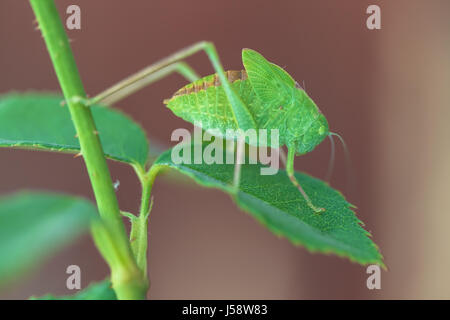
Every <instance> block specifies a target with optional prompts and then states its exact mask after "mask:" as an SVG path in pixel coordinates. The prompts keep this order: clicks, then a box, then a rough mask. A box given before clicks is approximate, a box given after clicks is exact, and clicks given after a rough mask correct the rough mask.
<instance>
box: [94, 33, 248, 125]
mask: <svg viewBox="0 0 450 320" xmlns="http://www.w3.org/2000/svg"><path fill="white" fill-rule="evenodd" d="M201 50H203V51H205V53H206V55H207V56H208V57H209V60H210V61H211V64H212V65H213V67H214V70H215V71H216V72H217V74H218V75H219V79H220V82H221V84H222V85H223V88H224V90H225V94H226V96H227V98H228V100H229V101H230V104H231V107H232V109H233V114H234V117H235V118H236V122H237V124H238V127H239V128H241V129H243V130H247V129H256V123H255V120H254V119H253V116H252V114H251V113H250V111H249V110H248V108H247V106H246V105H245V104H244V103H243V102H242V100H241V98H240V97H239V95H238V94H236V92H234V90H233V88H232V87H231V85H230V83H229V82H228V80H227V77H226V75H225V71H224V69H223V67H222V64H221V63H220V59H219V56H218V54H217V51H216V48H215V47H214V45H213V44H212V43H211V42H206V41H201V42H197V43H195V44H193V45H191V46H189V47H186V48H184V49H182V50H180V51H178V52H175V53H174V54H172V55H170V56H168V57H166V58H164V59H162V60H160V61H158V62H156V63H154V64H152V65H150V66H148V67H146V68H144V69H142V70H141V71H138V72H137V73H135V74H133V75H131V76H129V77H127V78H125V79H124V80H122V81H120V82H119V83H117V84H115V85H113V86H112V87H111V88H109V89H107V90H105V91H103V92H102V93H100V94H99V95H97V96H96V97H94V98H93V99H92V100H91V104H92V103H95V102H99V101H102V100H104V99H106V98H107V97H110V96H112V95H114V94H116V93H117V92H119V91H121V90H122V89H123V88H125V87H128V86H130V85H133V84H134V83H136V82H139V81H143V79H145V78H147V77H148V76H149V75H151V74H154V73H155V72H157V71H160V70H161V69H163V68H165V67H167V66H169V65H171V64H173V63H176V62H179V61H181V60H183V59H185V58H187V57H189V56H191V55H193V54H195V53H197V52H199V51H201ZM144 83H145V82H144Z"/></svg>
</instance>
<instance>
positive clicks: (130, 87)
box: [89, 61, 200, 105]
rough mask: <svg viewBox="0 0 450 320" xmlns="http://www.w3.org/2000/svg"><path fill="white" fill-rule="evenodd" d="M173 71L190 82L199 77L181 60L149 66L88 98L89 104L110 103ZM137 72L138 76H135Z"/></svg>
mask: <svg viewBox="0 0 450 320" xmlns="http://www.w3.org/2000/svg"><path fill="white" fill-rule="evenodd" d="M153 66H154V65H151V66H150V67H153ZM150 67H147V68H145V69H143V70H146V69H149V68H150ZM173 72H178V73H179V74H181V75H182V76H183V77H185V78H186V79H187V80H188V81H190V82H192V81H195V80H198V79H199V78H200V77H199V76H198V75H197V73H196V72H195V71H194V70H193V69H192V68H191V67H190V66H189V65H188V64H187V63H185V62H183V61H177V62H174V63H171V64H169V65H166V66H164V67H162V68H151V69H149V70H148V72H146V73H143V74H140V73H141V71H140V72H138V73H137V74H134V75H132V76H130V77H128V78H125V79H124V80H122V81H120V82H118V83H117V84H115V85H113V86H112V87H110V88H108V89H106V90H105V91H103V92H101V93H99V94H98V95H96V96H95V97H94V98H92V99H90V100H89V104H90V105H92V104H95V103H99V102H101V103H102V104H103V105H112V104H114V103H115V102H117V101H119V100H122V99H124V98H126V97H128V96H129V95H131V94H133V93H135V92H136V91H138V90H140V89H142V88H144V87H146V86H148V85H150V84H152V83H153V82H156V81H158V80H160V79H162V78H164V77H166V76H168V75H170V74H171V73H173ZM138 74H139V76H136V75H138Z"/></svg>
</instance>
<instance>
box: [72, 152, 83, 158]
mask: <svg viewBox="0 0 450 320" xmlns="http://www.w3.org/2000/svg"><path fill="white" fill-rule="evenodd" d="M82 155H83V154H82V153H81V152H78V153H77V154H75V155H74V156H73V157H74V158H78V157H81V156H82Z"/></svg>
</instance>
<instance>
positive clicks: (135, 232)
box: [130, 165, 162, 276]
mask: <svg viewBox="0 0 450 320" xmlns="http://www.w3.org/2000/svg"><path fill="white" fill-rule="evenodd" d="M161 168H162V167H161V166H158V165H153V166H152V167H151V168H150V170H149V171H148V172H144V170H143V169H142V168H140V167H135V171H136V173H137V175H138V177H139V180H140V181H141V185H142V197H141V208H140V211H139V216H138V217H136V218H134V219H132V220H131V233H130V238H131V239H130V240H131V248H132V250H133V253H134V255H135V257H136V261H137V265H138V267H139V268H140V269H141V271H142V272H143V273H144V274H145V275H146V276H147V244H148V218H149V215H150V212H151V210H152V204H153V201H151V200H150V195H151V192H152V187H153V183H154V181H155V178H156V176H157V175H158V173H159V172H160V170H161Z"/></svg>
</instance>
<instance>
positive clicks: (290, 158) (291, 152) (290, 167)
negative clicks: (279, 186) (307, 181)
mask: <svg viewBox="0 0 450 320" xmlns="http://www.w3.org/2000/svg"><path fill="white" fill-rule="evenodd" d="M294 157H295V148H294V147H290V146H288V155H287V162H286V172H287V175H288V177H289V179H290V180H291V182H292V184H293V185H294V186H296V187H297V189H298V190H299V191H300V193H301V194H302V196H303V198H305V200H306V202H307V203H308V206H309V207H310V208H311V209H313V210H314V212H315V213H321V212H323V211H325V209H324V208H318V207H316V206H315V205H314V204H313V203H312V201H311V199H310V198H309V197H308V195H307V194H306V192H305V190H303V188H302V186H301V185H300V183H299V182H298V181H297V178H295V171H294Z"/></svg>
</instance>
